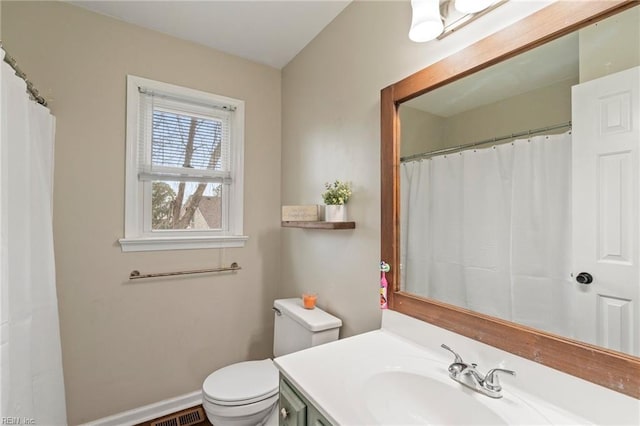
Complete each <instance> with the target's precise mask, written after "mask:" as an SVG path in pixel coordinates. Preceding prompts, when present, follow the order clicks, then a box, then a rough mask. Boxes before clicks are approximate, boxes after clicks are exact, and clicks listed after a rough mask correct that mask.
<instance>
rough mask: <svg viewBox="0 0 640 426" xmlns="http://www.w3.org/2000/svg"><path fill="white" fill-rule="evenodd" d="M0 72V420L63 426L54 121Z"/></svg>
mask: <svg viewBox="0 0 640 426" xmlns="http://www.w3.org/2000/svg"><path fill="white" fill-rule="evenodd" d="M0 56H1V57H2V58H4V51H3V50H0ZM0 66H1V69H0V77H1V78H0V160H1V163H0V187H1V198H0V240H1V241H0V261H1V263H0V268H1V269H0V281H1V283H0V284H1V293H0V296H1V302H2V303H1V311H0V314H1V315H0V316H1V320H2V322H1V324H0V327H1V328H0V344H1V347H0V349H1V351H0V382H1V386H0V392H2V393H1V395H0V399H1V401H2V405H1V409H2V411H1V413H0V415H1V416H2V418H3V419H6V418H9V420H8V421H9V422H11V421H13V422H14V424H16V423H15V422H16V421H20V422H21V423H20V424H28V423H29V422H31V423H33V424H39V425H64V424H66V422H67V420H66V408H65V395H64V382H63V376H62V355H61V349H60V331H59V321H58V302H57V297H56V285H55V269H54V258H53V230H52V189H53V188H52V181H53V141H54V130H55V129H54V127H55V120H54V117H53V116H52V115H51V113H50V112H49V110H48V109H47V108H45V107H43V106H41V105H38V104H37V103H35V102H34V101H32V100H30V99H29V97H28V95H27V93H26V86H25V83H24V81H23V80H22V79H20V78H18V77H17V76H16V75H15V74H14V72H13V70H12V69H11V67H9V65H8V64H6V63H5V62H4V61H2V60H1V59H0Z"/></svg>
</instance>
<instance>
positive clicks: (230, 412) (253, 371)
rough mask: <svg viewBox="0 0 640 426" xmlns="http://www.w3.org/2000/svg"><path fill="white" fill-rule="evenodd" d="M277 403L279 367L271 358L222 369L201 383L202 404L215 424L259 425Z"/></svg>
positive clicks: (217, 425) (223, 425)
mask: <svg viewBox="0 0 640 426" xmlns="http://www.w3.org/2000/svg"><path fill="white" fill-rule="evenodd" d="M277 403H278V369H277V368H276V367H275V365H274V364H273V362H272V361H271V360H270V359H265V360H262V361H245V362H239V363H237V364H232V365H229V366H227V367H224V368H221V369H220V370H217V371H215V372H213V373H212V374H210V375H209V376H208V377H207V378H206V380H205V381H204V384H203V385H202V406H203V407H204V410H205V413H206V414H207V417H208V418H209V421H210V422H211V423H212V424H214V425H215V426H256V425H260V424H262V423H263V422H264V421H265V420H266V419H267V417H268V416H269V415H270V414H271V412H272V411H273V410H274V409H275V406H276V405H277Z"/></svg>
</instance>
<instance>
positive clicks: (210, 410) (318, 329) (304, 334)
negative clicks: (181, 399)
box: [202, 298, 342, 426]
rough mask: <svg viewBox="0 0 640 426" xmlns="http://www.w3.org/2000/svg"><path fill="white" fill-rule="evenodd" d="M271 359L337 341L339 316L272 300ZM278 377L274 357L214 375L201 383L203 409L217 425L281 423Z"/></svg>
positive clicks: (291, 301) (297, 301) (298, 301)
mask: <svg viewBox="0 0 640 426" xmlns="http://www.w3.org/2000/svg"><path fill="white" fill-rule="evenodd" d="M273 310H274V311H275V314H274V332H273V355H274V356H276V357H278V356H281V355H286V354H289V353H292V352H296V351H300V350H302V349H306V348H310V347H312V346H317V345H321V344H323V343H328V342H333V341H334V340H338V332H339V330H340V327H341V326H342V321H341V320H340V319H339V318H336V317H334V316H333V315H331V314H329V313H327V312H325V311H323V310H322V309H319V308H317V307H316V308H315V309H305V308H304V307H303V305H302V299H299V298H295V299H279V300H275V301H274V302H273ZM278 381H279V373H278V369H277V368H276V366H275V365H274V364H273V361H271V359H264V360H260V361H245V362H239V363H236V364H232V365H228V366H226V367H223V368H221V369H219V370H216V371H214V372H213V373H211V374H210V375H209V376H208V377H207V378H206V379H205V381H204V383H203V385H202V405H203V407H204V410H205V412H206V413H207V418H208V419H209V421H210V422H211V424H213V425H214V426H256V425H271V424H274V425H276V424H277V414H276V413H277V409H276V408H277V405H278Z"/></svg>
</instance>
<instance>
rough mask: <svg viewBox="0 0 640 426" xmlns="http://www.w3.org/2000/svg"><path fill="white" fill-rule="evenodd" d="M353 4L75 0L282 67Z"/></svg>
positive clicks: (326, 0)
mask: <svg viewBox="0 0 640 426" xmlns="http://www.w3.org/2000/svg"><path fill="white" fill-rule="evenodd" d="M350 2H351V0H276V1H274V0H251V1H249V0H226V1H225V0H205V1H202V0H201V1H192V0H172V1H160V0H156V1H154V0H151V1H149V0H146V1H137V0H132V1H117V0H116V1H114V0H112V1H69V3H71V4H73V5H76V6H80V7H83V8H86V9H89V10H92V11H94V12H98V13H101V14H103V15H108V16H111V17H113V18H116V19H119V20H122V21H125V22H129V23H131V24H135V25H139V26H141V27H144V28H149V29H152V30H156V31H159V32H162V33H165V34H169V35H172V36H174V37H178V38H181V39H184V40H189V41H193V42H196V43H199V44H203V45H205V46H208V47H211V48H214V49H217V50H220V51H223V52H226V53H229V54H232V55H236V56H240V57H242V58H246V59H249V60H252V61H255V62H259V63H262V64H266V65H269V66H272V67H274V68H277V69H281V68H282V67H284V66H285V65H286V64H288V63H289V61H291V59H293V58H294V57H295V56H296V55H297V54H298V53H299V52H300V51H301V50H302V49H303V48H304V47H305V46H306V45H307V44H308V43H309V42H310V41H311V40H313V38H314V37H315V36H316V35H318V33H320V31H322V30H323V29H324V28H325V27H326V26H327V25H328V24H329V23H330V22H331V21H332V20H333V19H334V18H335V17H336V16H337V15H338V14H339V13H340V12H342V10H343V9H344V8H345V7H347V5H349V3H350Z"/></svg>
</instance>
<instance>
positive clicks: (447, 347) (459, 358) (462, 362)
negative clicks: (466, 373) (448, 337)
mask: <svg viewBox="0 0 640 426" xmlns="http://www.w3.org/2000/svg"><path fill="white" fill-rule="evenodd" d="M440 347H441V348H444V349H446V350H448V351H449V352H451V353H452V354H453V355H454V356H455V357H456V359H455V360H454V361H453V362H454V364H464V361H463V360H462V357H461V356H460V355H458V354H457V353H456V351H454V350H453V349H451V348H450V347H449V346H447V345H445V344H444V343H443V344H441V345H440Z"/></svg>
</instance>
